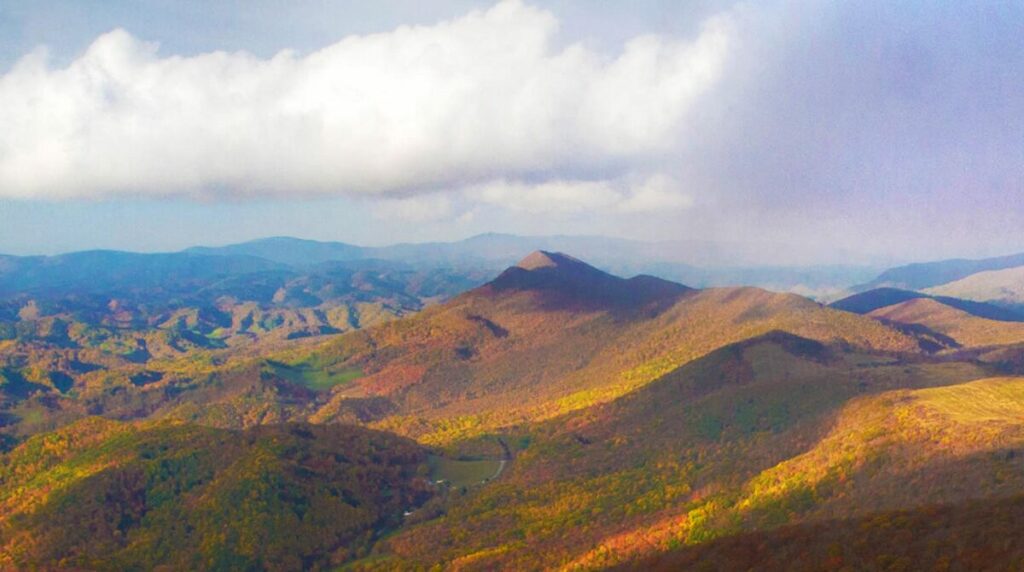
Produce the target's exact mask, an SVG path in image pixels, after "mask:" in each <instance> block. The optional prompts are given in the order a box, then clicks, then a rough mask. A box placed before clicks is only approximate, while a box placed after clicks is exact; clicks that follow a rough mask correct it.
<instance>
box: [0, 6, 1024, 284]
mask: <svg viewBox="0 0 1024 572" xmlns="http://www.w3.org/2000/svg"><path fill="white" fill-rule="evenodd" d="M1021 94H1024V5H1021V4H1020V3H1012V2H1005V3H1000V2H991V3H988V2H986V3H954V2H909V1H908V2H898V3H893V2H873V1H865V2H813V1H807V2H787V1H775V0H762V1H758V2H736V1H720V2H717V1H693V2H676V1H655V0H645V1H630V2H626V1H622V2H614V1H611V0H603V1H598V0H575V1H574V0H557V1H551V2H539V1H538V2H530V1H526V0H503V1H500V2H493V1H491V2H476V1H469V0H461V1H456V0H437V1H432V2H419V1H415V0H409V1H377V2H348V1H328V0H319V1H311V0H309V1H288V2H286V1H283V0H282V1H274V0H255V1H250V2H237V1H236V2H229V1H221V2H198V1H193V0H178V1H171V0H166V1H150V2H145V1H141V0H130V1H129V0H105V1H102V2H99V1H95V2H91V1H78V2H71V1H56V0H24V1H22V0H0V252H5V253H12V254H37V253H43V254H50V253H57V252H66V251H72V250H83V249H91V248H116V249H124V250H136V251H164V250H175V249H180V248H183V247H186V246H190V245H195V244H209V245H215V244H226V243H231V242H238V241H242V240H247V239H253V238H259V237H265V236H278V235H290V236H299V237H304V238H313V239H321V240H340V241H345V242H352V243H358V244H372V245H379V244H388V243H394V242H402V241H426V240H457V239H460V238H464V237H467V236H471V235H473V234H477V233H481V232H489V231H497V232H509V233H516V234H534V235H537V234H595V235H608V236H621V237H628V238H636V239H642V240H678V239H703V240H720V241H729V242H745V243H751V244H754V245H758V244H763V245H765V247H764V249H765V260H766V262H771V263H793V264H804V263H854V264H862V263H882V262H888V261H903V260H928V259H937V258H945V257H959V256H966V257H978V256H990V255H997V254H1004V253H1010V252H1019V251H1024V233H1022V232H1021V229H1024V97H1022V96H1021ZM779 245H784V246H781V247H780V246H779Z"/></svg>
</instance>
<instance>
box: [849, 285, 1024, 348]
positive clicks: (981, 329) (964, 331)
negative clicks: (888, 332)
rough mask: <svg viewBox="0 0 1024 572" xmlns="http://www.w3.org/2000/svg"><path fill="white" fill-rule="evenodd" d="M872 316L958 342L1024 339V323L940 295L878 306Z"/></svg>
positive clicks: (979, 343)
mask: <svg viewBox="0 0 1024 572" xmlns="http://www.w3.org/2000/svg"><path fill="white" fill-rule="evenodd" d="M868 315H869V316H872V317H875V318H879V319H882V320H886V321H889V322H894V323H898V324H916V325H919V326H924V327H926V328H928V329H929V330H931V331H933V332H937V333H939V334H942V335H944V336H947V337H948V338H951V339H952V340H953V341H955V342H956V345H958V346H965V347H978V346H999V345H1009V344H1019V343H1021V342H1024V323H1022V322H1006V321H998V320H989V319H986V318H981V317H978V316H977V315H975V314H971V313H968V312H965V311H963V310H961V309H959V308H955V307H953V306H950V305H947V304H944V303H943V302H941V301H940V299H931V298H927V297H922V298H914V299H912V300H908V301H906V302H901V303H899V304H894V305H892V306H886V307H883V308H879V309H877V310H874V311H872V312H870V313H869V314H868Z"/></svg>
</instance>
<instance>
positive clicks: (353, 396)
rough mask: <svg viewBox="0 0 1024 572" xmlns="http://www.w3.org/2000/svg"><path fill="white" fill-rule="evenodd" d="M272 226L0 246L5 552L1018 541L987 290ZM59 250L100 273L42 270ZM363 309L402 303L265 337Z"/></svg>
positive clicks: (387, 558) (1012, 462)
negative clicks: (277, 235) (702, 281)
mask: <svg viewBox="0 0 1024 572" xmlns="http://www.w3.org/2000/svg"><path fill="white" fill-rule="evenodd" d="M484 242H487V241H484ZM281 245H282V243H281V241H279V240H271V241H268V242H264V243H250V244H248V245H239V246H236V247H229V248H227V249H223V250H220V251H217V252H212V251H210V250H205V251H201V252H200V251H196V250H193V251H190V252H185V253H178V254H172V255H140V256H141V258H140V257H133V256H125V257H120V256H119V255H117V254H114V255H113V258H114V259H115V261H114V262H110V259H109V258H107V256H108V254H105V253H104V254H102V255H101V254H96V253H92V254H89V255H88V256H86V255H82V256H86V257H85V258H82V259H80V260H77V261H76V260H75V259H76V256H75V255H68V256H69V257H70V258H67V259H60V260H50V259H45V258H44V259H32V260H23V259H13V260H12V259H5V260H4V264H5V266H4V269H5V270H4V272H5V274H3V275H2V276H0V284H8V285H14V286H8V288H10V290H8V291H7V292H8V293H7V294H6V296H7V298H6V299H7V300H8V302H7V304H8V306H6V307H7V308H8V310H7V312H8V313H7V314H6V316H7V318H5V319H6V320H8V323H13V324H14V326H13V328H14V332H15V334H16V335H15V336H14V337H9V338H8V339H7V340H6V341H4V342H0V344H2V345H0V355H2V356H4V360H5V361H4V362H3V363H4V365H3V369H0V375H2V384H0V391H2V395H3V401H2V403H0V435H3V444H4V449H5V450H6V451H7V452H6V453H3V455H2V457H0V563H2V566H3V567H10V568H32V567H42V568H74V569H83V568H84V569H110V570H115V569H128V568H138V569H152V568H158V567H166V568H189V569H195V568H200V569H239V568H246V569H250V568H251V569H283V570H289V569H295V570H298V569H346V570H404V569H408V570H419V569H431V568H440V569H458V570H495V569H509V570H513V569H514V570H533V569H565V570H588V569H605V568H629V569H632V568H636V569H650V568H661V569H679V568H683V569H688V568H694V569H701V567H704V568H707V567H710V568H713V569H735V568H737V567H740V568H744V567H751V566H754V567H757V568H760V569H779V570H783V569H813V570H824V569H842V568H843V567H844V566H845V567H850V568H853V569H865V568H866V569H872V568H880V569H889V568H894V569H900V567H904V568H906V567H908V566H909V567H910V568H913V567H914V564H915V563H927V565H928V566H932V565H934V567H942V566H947V567H948V568H950V569H984V568H993V569H997V568H1001V567H1005V566H1006V565H1009V564H1010V563H1013V562H1017V561H1018V560H1019V557H1020V555H1021V554H1022V553H1024V548H1022V547H1021V545H1020V543H1019V540H1017V538H1018V537H1017V536H1015V535H1014V531H1015V530H1016V527H1015V526H1013V523H1014V522H1015V521H1014V519H1015V518H1016V515H1017V514H1018V513H1019V508H1020V506H1019V505H1020V503H1019V500H1020V498H1021V495H1022V492H1024V464H1022V463H1024V425H1022V424H1021V423H1020V419H1021V418H1024V321H1022V319H1021V317H1020V316H1019V314H1017V313H1016V312H1017V309H1016V308H1015V307H1014V305H1013V304H1010V303H1007V302H1006V301H1005V300H1001V299H989V300H973V299H970V300H969V299H966V298H959V297H953V296H951V295H950V293H946V292H940V291H938V290H937V289H938V288H940V287H942V286H943V284H935V285H929V286H927V289H925V290H921V291H918V290H899V289H894V288H876V289H870V290H864V291H861V292H860V293H857V294H854V295H853V296H852V297H850V298H847V299H844V300H839V301H837V302H835V303H833V304H831V305H823V304H822V303H820V302H817V301H815V300H812V299H809V298H806V297H803V296H800V295H797V294H793V293H780V292H772V291H769V290H765V289H761V288H756V287H750V286H737V287H710V288H709V287H696V286H695V285H693V284H689V285H684V284H681V283H678V282H674V281H671V280H667V279H666V278H665V277H656V276H652V275H645V274H638V275H635V276H633V277H631V278H622V277H619V276H616V275H614V274H611V273H609V272H607V271H605V270H602V269H600V268H599V267H595V266H593V265H591V264H589V263H588V262H585V261H584V260H585V259H586V257H582V256H580V255H579V254H578V253H573V254H566V253H563V252H559V251H554V250H543V249H542V250H536V251H534V252H532V253H530V254H527V255H526V256H525V257H521V258H520V259H519V260H518V261H517V262H515V263H513V264H511V265H510V266H508V267H507V268H505V269H504V270H500V271H490V270H486V269H485V270H480V269H479V268H478V267H475V266H474V265H475V264H477V263H479V259H476V260H477V262H470V261H469V260H471V259H468V258H459V257H453V258H449V259H443V260H444V261H445V262H442V259H441V258H436V259H434V261H433V262H429V260H430V259H429V256H428V255H426V254H423V253H422V252H421V253H420V254H417V255H416V257H417V258H418V261H417V262H416V263H415V264H414V263H410V262H406V261H404V260H402V259H400V257H398V255H395V257H396V258H394V259H388V258H387V256H388V255H387V253H386V252H383V253H382V252H381V251H374V252H373V256H374V258H370V257H369V255H366V257H363V256H364V254H360V252H359V251H355V250H352V249H351V248H345V247H343V246H338V245H330V244H328V245H324V244H322V243H314V245H312V246H311V249H312V250H311V251H310V253H308V254H301V253H302V252H304V251H303V250H302V248H299V249H298V250H289V248H286V247H282V246H281ZM403 248H411V247H403ZM431 248H432V247H431ZM446 248H447V247H446ZM314 251H315V252H316V253H318V254H314V253H313V252H314ZM493 252H497V250H495V251H493ZM346 253H347V254H346ZM353 253H354V254H353ZM89 256H91V257H93V258H88V257H89ZM149 256H161V257H165V258H162V259H159V260H158V259H157V258H148V257H149ZM335 256H351V258H349V259H334V258H332V257H335ZM453 256H454V255H453ZM491 256H494V257H495V259H497V258H499V255H498V254H493V253H492V254H491ZM501 256H504V254H502V255H501ZM481 257H483V255H481ZM57 258H59V257H57ZM88 260H93V261H94V262H93V263H94V264H110V265H112V266H111V267H110V268H108V269H106V270H105V269H104V267H99V268H92V269H90V267H89V263H88V262H87V261H88ZM168 260H169V261H172V262H168ZM456 260H462V261H463V263H464V265H462V266H456V265H455V264H454V261H456ZM96 261H99V262H96ZM218 262H221V263H223V264H218ZM449 262H450V263H451V264H450V265H447V266H432V264H437V265H440V264H443V263H444V264H447V263H449ZM63 265H69V266H67V268H69V269H70V268H80V269H82V270H80V272H85V273H87V272H93V273H94V274H95V278H94V279H92V280H88V279H87V277H82V278H81V280H82V282H81V283H75V282H65V283H61V282H60V280H58V279H57V278H56V277H57V276H59V275H60V274H61V272H62V271H61V270H60V268H61V267H62V266H63ZM76 265H78V266H76ZM119 265H121V266H119ZM485 266H486V265H485ZM119 269H120V270H119ZM161 269H163V270H161ZM118 272H122V273H123V274H122V275H119V274H118ZM982 272H983V273H984V272H992V270H984V271H982ZM133 274H137V275H138V276H139V278H138V280H135V281H133V280H132V279H131V276H132V275H133ZM891 275H892V274H890V276H891ZM19 276H20V278H19ZM485 276H486V277H485ZM971 276H976V274H969V275H967V276H965V277H960V278H956V279H955V281H954V282H953V283H954V284H955V283H957V282H961V284H960V285H958V287H961V286H962V281H964V280H967V279H969V278H970V277H971ZM945 277H946V276H945V275H944V276H943V279H945ZM983 277H984V276H983ZM19 281H20V282H19ZM923 283H924V282H921V283H920V284H923ZM986 283H987V281H986ZM18 284H20V286H18ZM86 284H88V285H86ZM944 284H945V283H944ZM126 285H127V286H131V285H135V288H125V286H126ZM921 288H922V289H924V288H925V287H924V286H922V287H921ZM979 298H983V297H982V296H979ZM358 303H362V304H370V305H372V304H378V305H379V306H378V307H380V308H391V309H392V310H391V311H383V310H382V312H381V314H386V315H382V316H381V317H380V318H379V319H378V320H369V319H367V320H362V321H360V322H359V323H355V324H353V323H351V321H350V322H347V323H348V326H347V327H344V328H342V327H337V328H336V329H335V330H326V329H324V330H321V331H316V332H312V335H310V332H308V331H307V330H301V329H292V328H291V327H290V326H284V325H281V323H278V325H277V326H273V327H266V328H263V327H262V326H261V327H260V328H262V329H260V328H257V326H256V324H260V323H263V322H262V320H263V318H261V319H257V317H258V316H268V315H269V316H274V315H277V316H284V315H287V314H286V312H295V314H293V315H303V314H302V313H303V312H306V311H311V312H312V314H313V315H316V312H321V313H322V314H323V315H324V316H330V315H331V314H330V312H328V308H329V307H337V308H343V307H344V308H349V307H351V306H354V305H356V304H358ZM402 304H406V306H402ZM401 307H406V308H407V310H403V311H394V308H401ZM121 308H124V310H123V312H122V310H121ZM240 308H245V310H240ZM119 316H123V317H119ZM25 324H33V326H32V328H29V327H28V326H25ZM90 324H98V325H90ZM307 325H308V324H307ZM211 326H216V327H215V328H213V329H211ZM271 326H272V324H271ZM90 328H92V329H90ZM218 328H219V330H218ZM96 330H99V331H100V333H99V334H98V333H96ZM275 331H276V332H277V334H274V333H273V332H275ZM296 331H301V332H304V334H305V335H299V336H294V335H289V334H290V333H293V332H296ZM104 332H110V334H109V335H108V337H106V338H104V337H102V335H101V334H103V333H104ZM246 332H249V333H250V334H251V335H245V333H246ZM172 334H173V335H172ZM175 336H176V337H175ZM243 337H245V338H246V339H245V340H243V339H242V338H243ZM128 340H133V341H134V342H129V341H128ZM160 340H163V342H160ZM174 340H178V341H174ZM203 340H207V341H205V342H204V341H203ZM214 340H219V341H220V343H214ZM141 342H145V344H142V343H141ZM172 342H173V343H172ZM131 343H134V344H135V345H134V346H132V345H130V344H131ZM161 343H163V344H167V345H166V347H165V346H163V345H161ZM175 343H176V344H177V345H176V346H175V345H174V344H175ZM129 350H130V351H129ZM766 546H770V548H766ZM1015 559H1017V560H1015Z"/></svg>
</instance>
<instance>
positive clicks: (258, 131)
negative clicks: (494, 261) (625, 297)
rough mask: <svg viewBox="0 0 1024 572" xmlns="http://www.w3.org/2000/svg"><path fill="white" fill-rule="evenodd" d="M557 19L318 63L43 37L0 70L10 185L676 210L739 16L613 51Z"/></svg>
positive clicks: (74, 194)
mask: <svg viewBox="0 0 1024 572" xmlns="http://www.w3.org/2000/svg"><path fill="white" fill-rule="evenodd" d="M558 28H559V22H558V20H557V19H556V18H555V17H554V16H553V15H552V14H551V13H550V12H547V11H544V10H541V9H538V8H535V7H532V6H529V5H526V4H524V3H522V2H519V1H518V0H506V1H503V2H501V3H499V4H497V5H495V6H494V7H492V8H490V9H488V10H486V11H474V12H471V13H469V14H467V15H466V16H464V17H461V18H458V19H455V20H451V21H446V22H441V23H438V24H436V25H432V26H420V27H400V28H398V29H395V30H394V31H392V32H388V33H382V34H375V35H365V36H351V37H347V38H344V39H342V40H341V41H339V42H337V43H335V44H333V45H330V46H327V47H325V48H323V49H321V50H319V51H316V52H314V53H310V54H308V55H299V54H297V53H294V52H291V51H282V52H280V53H278V54H277V55H275V56H274V57H272V58H269V59H260V58H257V57H255V56H252V55H250V54H247V53H244V52H238V53H225V52H214V53H207V54H201V55H198V56H194V57H178V56H173V55H166V56H165V55H162V54H160V52H159V50H158V46H157V45H155V44H151V43H146V42H144V41H141V40H139V39H137V38H135V37H133V36H132V35H130V34H129V33H128V32H126V31H123V30H120V29H118V30H114V31H112V32H110V33H107V34H105V35H103V36H101V37H99V38H98V39H96V40H95V42H93V43H92V45H91V46H90V47H89V48H88V49H87V50H86V51H85V52H84V53H83V54H82V55H81V56H80V57H78V58H77V59H75V60H74V61H72V62H71V63H70V64H69V65H68V66H66V67H64V68H60V69H53V68H52V67H51V66H50V65H49V63H48V57H47V54H46V51H45V49H39V50H36V51H35V52H33V53H32V54H30V55H28V56H26V57H24V58H22V59H21V60H20V61H19V62H18V63H17V64H16V65H15V66H14V67H13V68H12V69H11V70H10V71H9V72H8V73H6V74H5V75H3V76H2V77H0V125H3V126H4V128H3V130H2V131H0V197H7V198H23V199H65V198H109V197H116V196H125V195H132V196H190V197H194V198H197V199H202V200H220V199H239V198H243V199H244V198H247V197H282V196H284V197H299V196H301V197H308V196H331V195H348V196H373V197H384V198H388V200H390V201H392V202H391V203H389V204H390V205H391V207H392V208H394V209H397V210H398V211H403V212H405V213H406V214H407V215H415V214H416V213H415V212H414V211H415V210H416V203H414V202H404V203H403V202H401V201H402V200H403V197H404V198H405V199H404V200H408V199H409V197H411V196H413V195H416V194H418V193H425V194H428V195H429V194H431V193H436V192H437V191H438V190H446V189H455V190H457V192H458V193H461V194H462V195H465V196H466V197H469V199H470V200H478V201H481V202H483V203H488V204H491V203H495V202H501V203H502V204H504V205H507V206H508V207H509V208H512V209H518V210H524V211H531V210H534V209H542V210H550V209H554V210H556V211H558V210H560V209H567V210H572V209H577V208H591V207H600V208H611V209H614V210H618V211H621V212H636V211H644V210H648V209H663V208H682V207H685V206H686V205H687V204H688V201H689V199H688V198H687V197H686V196H685V195H684V194H682V193H681V192H680V191H679V186H678V184H677V183H676V182H674V181H672V180H671V179H669V178H668V177H666V176H664V175H660V174H658V173H657V170H656V169H652V168H651V167H650V165H652V164H657V162H658V159H659V158H662V157H665V156H666V155H667V154H670V153H672V151H673V149H675V148H676V146H677V145H678V143H679V139H680V137H681V136H682V135H681V133H682V132H683V130H684V127H685V126H686V124H687V122H688V121H689V120H690V117H691V114H692V113H693V110H694V109H695V107H696V106H697V105H698V102H699V101H700V99H701V97H702V96H705V95H706V94H707V92H708V91H709V90H710V89H711V88H712V87H713V86H714V85H715V84H716V82H718V81H719V78H720V77H721V76H722V74H723V70H724V68H725V66H726V62H727V60H728V56H729V53H730V45H731V44H732V42H733V29H732V26H731V23H730V21H729V19H728V18H727V17H724V16H718V17H713V18H711V19H709V20H707V21H706V22H704V23H703V25H702V26H701V27H700V31H699V33H698V34H697V35H696V36H695V37H694V38H690V39H688V40H686V41H680V40H677V39H673V38H667V37H659V36H654V35H645V36H640V37H636V38H634V39H632V40H630V41H628V42H627V43H626V44H625V45H623V46H622V48H621V50H620V51H619V52H618V53H615V54H612V55H611V56H607V55H605V54H602V53H598V52H596V51H593V50H591V49H588V48H587V47H585V46H584V45H582V44H571V45H568V46H561V45H559V44H558ZM594 173H599V174H598V175H596V176H595V175H594ZM524 181H529V182H524ZM395 201H398V202H395ZM431 205H432V206H431V209H432V210H431V209H428V210H431V213H428V214H431V215H433V214H437V213H444V212H448V211H449V210H450V205H448V204H447V203H445V202H443V201H441V202H436V201H435V202H434V203H431ZM424 216H426V215H424ZM407 218H408V217H407Z"/></svg>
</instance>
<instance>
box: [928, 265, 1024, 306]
mask: <svg viewBox="0 0 1024 572" xmlns="http://www.w3.org/2000/svg"><path fill="white" fill-rule="evenodd" d="M926 292H927V293H929V294H932V295H936V296H956V297H959V298H964V299H967V300H975V301H979V302H989V303H992V304H998V305H1000V306H1005V307H1009V308H1013V309H1017V310H1019V309H1021V308H1024V266H1019V267H1014V268H1006V269H1004V270H989V271H985V272H978V273H975V274H971V275H970V276H967V277H965V278H961V279H960V280H956V281H953V282H947V283H945V284H941V285H939V286H934V287H932V288H929V289H927V290H926Z"/></svg>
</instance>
